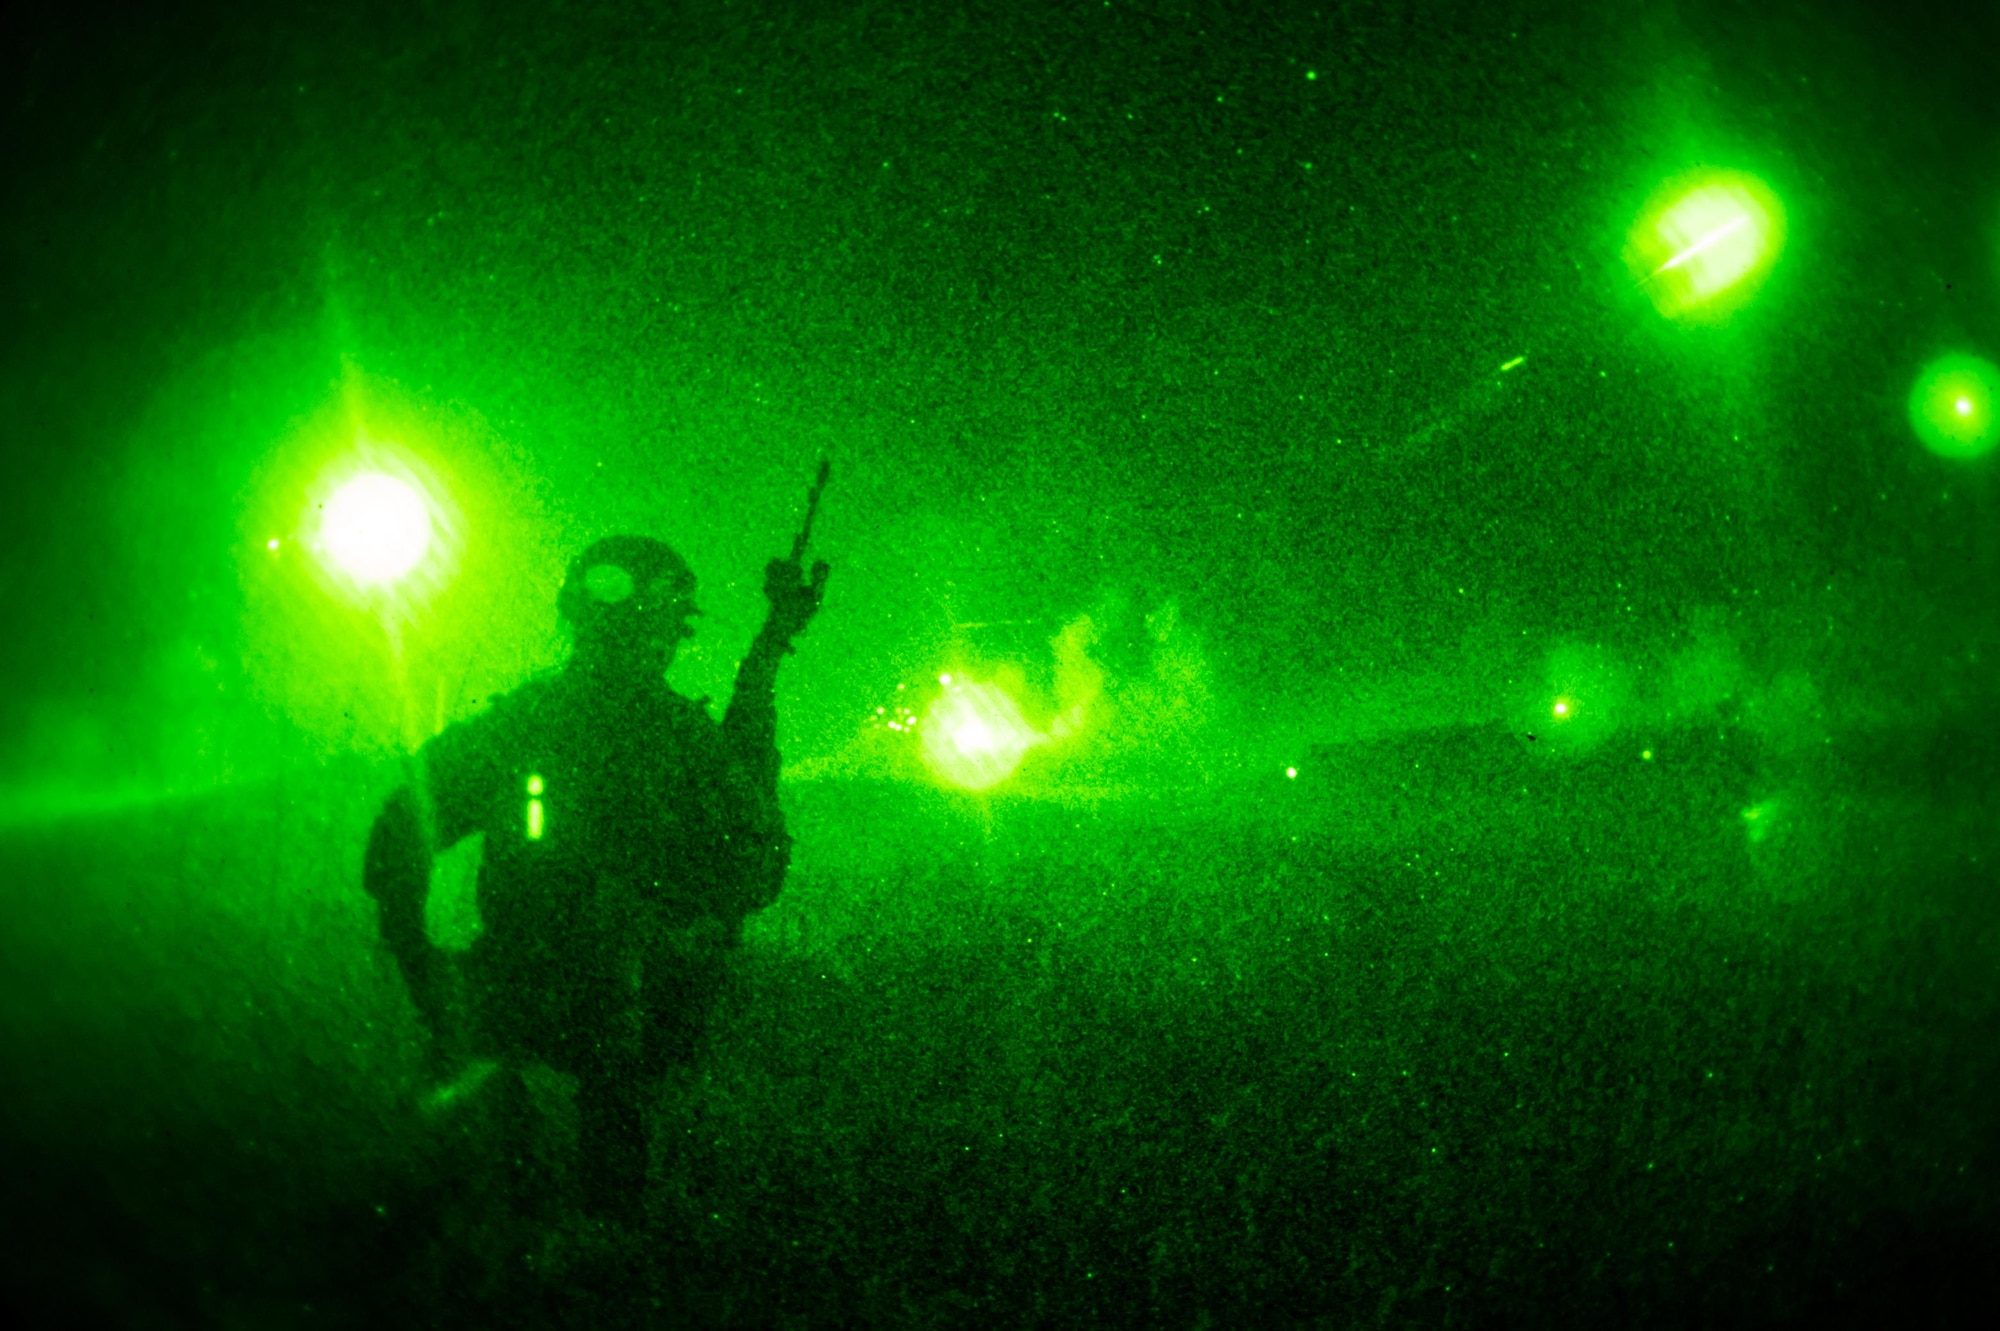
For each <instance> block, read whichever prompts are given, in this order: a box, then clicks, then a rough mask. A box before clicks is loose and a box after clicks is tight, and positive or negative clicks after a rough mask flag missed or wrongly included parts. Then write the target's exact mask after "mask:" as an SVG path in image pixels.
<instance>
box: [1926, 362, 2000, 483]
mask: <svg viewBox="0 0 2000 1331" xmlns="http://www.w3.org/2000/svg"><path fill="white" fill-rule="evenodd" d="M1996 406H2000V367H1995V365H1994V364H1993V362H1991V361H1988V360H1981V359H1980V358H1979V357H1977V356H1963V355H1958V356H1942V357H1939V358H1938V359H1937V360H1934V361H1932V362H1931V363H1930V364H1929V365H1926V366H1925V367H1924V369H1923V373H1922V374H1919V375H1918V376H1917V382H1916V383H1915V384H1914V385H1912V387H1911V388H1910V428H1912V429H1914V430H1915V431H1916V432H1917V438H1918V439H1921V440H1922V441H1923V445H1924V447H1925V448H1928V449H1929V450H1930V451H1931V452H1933V453H1935V454H1937V455H1938V456H1939V457H1945V458H1976V457H1979V456H1981V455H1982V454H1984V453H1987V452H1989V451H1990V450H1991V449H1992V448H1993V446H1994V444H1996V443H2000V413H1996V411H1995V408H1996Z"/></svg>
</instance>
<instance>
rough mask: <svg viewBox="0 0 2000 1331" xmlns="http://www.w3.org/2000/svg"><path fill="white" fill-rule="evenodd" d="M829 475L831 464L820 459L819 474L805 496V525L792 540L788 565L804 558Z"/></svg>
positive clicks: (831, 470)
mask: <svg viewBox="0 0 2000 1331" xmlns="http://www.w3.org/2000/svg"><path fill="white" fill-rule="evenodd" d="M831 475H833V463H832V462H831V461H830V460H828V459H826V458H821V459H820V460H819V474H818V475H817V476H815V477H813V483H812V489H811V490H810V491H809V492H807V494H806V521H805V525H804V526H803V527H800V528H799V534H798V535H797V536H795V537H793V538H792V554H791V558H790V559H789V560H788V561H787V562H788V563H792V564H797V563H798V562H799V561H800V560H802V559H804V558H805V556H806V543H807V542H808V541H810V540H812V534H813V519H814V518H815V517H817V516H818V515H819V497H820V494H821V492H823V491H824V490H825V489H826V481H827V478H828V477H829V476H831Z"/></svg>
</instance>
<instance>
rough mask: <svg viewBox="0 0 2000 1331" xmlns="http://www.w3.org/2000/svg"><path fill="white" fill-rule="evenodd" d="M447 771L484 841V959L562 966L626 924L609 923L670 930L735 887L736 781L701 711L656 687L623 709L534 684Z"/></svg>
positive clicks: (453, 795)
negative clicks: (635, 915)
mask: <svg viewBox="0 0 2000 1331" xmlns="http://www.w3.org/2000/svg"><path fill="white" fill-rule="evenodd" d="M449 747H450V746H447V748H448V749H449ZM442 765H443V766H444V768H445V769H446V770H444V771H442V772H440V773H438V774H437V775H438V777H440V778H442V784H447V785H451V786H453V787H455V788H454V789H452V790H451V791H449V792H446V795H445V798H446V800H447V801H466V807H465V808H464V809H463V811H462V812H459V813H458V815H457V816H458V817H460V818H461V819H469V820H470V821H471V822H472V823H473V825H474V828H475V829H476V830H478V831H482V832H484V833H485V849H484V853H483V857H482V859H483V863H482V866H481V869H480V874H479V913H480V919H481V925H482V930H481V932H482V938H481V948H482V951H486V952H488V953H489V954H492V953H495V952H498V953H504V954H515V953H519V954H522V956H521V959H522V960H523V961H527V960H529V959H530V957H531V956H541V957H542V958H543V959H545V960H549V961H560V960H561V956H562V954H564V953H569V952H573V951H575V950H576V949H578V948H584V947H596V946H599V945H600V944H601V942H602V936H603V935H604V933H605V931H606V928H607V927H609V926H617V927H619V928H623V927H624V924H623V922H621V921H614V920H609V919H607V918H606V916H607V914H612V915H617V914H620V913H630V912H634V911H640V912H642V913H643V916H644V919H643V922H642V921H639V920H637V919H635V920H634V921H632V922H631V923H633V924H635V925H636V924H639V923H643V924H644V926H645V927H647V928H649V929H654V928H661V927H665V928H672V927H678V926H681V925H685V924H688V923H691V922H693V921H695V920H698V919H701V918H703V917H704V916H710V915H714V914H716V913H717V912H718V911H719V910H720V908H721V903H722V902H723V901H724V900H725V898H726V897H727V894H728V893H729V891H730V888H731V884H730V883H729V882H728V881H727V877H728V868H727V865H728V859H729V857H728V855H727V853H726V852H727V846H728V838H729V837H730V836H731V835H732V832H733V830H734V828H733V823H732V816H731V813H732V808H731V797H732V793H733V792H732V783H733V782H734V781H736V780H738V779H740V778H739V775H738V773H737V772H736V771H735V769H734V768H733V766H732V765H731V764H730V763H729V761H728V760H727V755H726V752H725V750H724V748H723V745H722V741H721V737H720V734H719V732H718V730H717V727H716V726H715V724H714V723H713V722H712V721H711V720H710V719H709V718H708V716H707V714H706V712H704V711H703V710H702V709H701V708H700V707H699V706H698V705H697V704H695V703H692V702H690V701H688V700H687V699H685V698H681V697H680V696H679V695H677V694H674V693H672V692H670V691H669V690H667V689H666V688H665V686H664V685H662V686H661V687H660V688H659V689H658V690H657V692H654V693H649V694H647V695H645V696H643V697H642V698H640V699H637V700H623V701H614V700H612V699H609V698H606V697H604V696H603V695H601V694H593V693H590V692H587V691H584V690H581V689H577V688H574V687H569V686H567V685H566V683H565V681H563V680H561V679H556V680H550V681H543V682H539V683H537V684H533V685H529V686H528V687H526V688H524V689H522V690H521V691H519V692H518V693H515V694H513V695H510V696H509V697H508V698H506V699H503V700H502V701H501V702H500V703H499V704H497V705H496V706H495V708H494V710H493V711H492V712H491V713H490V714H488V715H487V716H485V717H481V718H479V720H478V721H477V722H475V723H473V725H472V727H471V731H470V733H469V734H468V735H467V736H465V737H464V739H463V740H461V742H460V743H459V744H458V745H457V746H456V750H455V751H450V752H447V753H446V754H444V755H443V764H442ZM454 830H455V829H454Z"/></svg>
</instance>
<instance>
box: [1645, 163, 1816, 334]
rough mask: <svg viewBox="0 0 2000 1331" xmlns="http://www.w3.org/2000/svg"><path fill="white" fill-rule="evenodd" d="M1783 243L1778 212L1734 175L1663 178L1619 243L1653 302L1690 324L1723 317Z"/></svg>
mask: <svg viewBox="0 0 2000 1331" xmlns="http://www.w3.org/2000/svg"><path fill="white" fill-rule="evenodd" d="M1784 246H1785V210H1784V205H1782V204H1781V203H1779V202H1778V197H1777V195H1775V194H1773V193H1772V192H1771V190H1770V187H1769V186H1767V185H1765V184H1764V182H1763V181H1761V180H1759V179H1757V178H1756V177H1755V176H1752V175H1747V174H1745V173H1744V172H1741V171H1720V170H1702V171H1697V172H1692V173H1690V174H1688V175H1684V176H1680V177H1677V178H1675V179H1674V180H1671V181H1668V182H1667V183H1666V184H1665V185H1663V186H1661V188H1660V189H1659V190H1658V191H1657V192H1655V193H1654V195H1653V197H1652V198H1651V199H1650V200H1648V201H1647V204H1646V207H1645V209H1644V210H1643V211H1642V212H1641V213H1640V214H1639V220H1638V221H1637V222H1636V223H1634V224H1633V227H1632V230H1631V233H1630V234H1629V235H1628V236H1627V238H1626V242H1625V262H1626V265H1627V266H1628V267H1629V268H1630V269H1631V272H1632V276H1633V278H1634V279H1635V280H1636V281H1637V282H1638V284H1639V285H1640V286H1642V287H1644V288H1645V291H1646V294H1647V296H1648V297H1650V298H1651V299H1652V302H1653V305H1654V307H1655V308H1656V309H1658V310H1659V312H1660V313H1661V314H1664V315H1665V316H1667V317H1668V318H1669V319H1678V320H1682V321H1685V322H1690V323H1699V322H1709V321H1713V320H1718V319H1722V318H1725V317H1727V316H1728V315H1729V314H1731V313H1733V312H1734V311H1735V310H1737V309H1739V308H1741V307H1742V306H1743V305H1744V304H1745V303H1746V302H1747V301H1749V299H1750V298H1751V297H1752V296H1754V295H1756V294H1757V289H1758V288H1759V287H1760V286H1762V285H1763V282H1764V278H1765V277H1766V276H1767V275H1768V274H1769V273H1770V270H1771V265H1772V264H1774V263H1776V262H1777V259H1778V254H1779V252H1780V251H1782V250H1783V249H1784Z"/></svg>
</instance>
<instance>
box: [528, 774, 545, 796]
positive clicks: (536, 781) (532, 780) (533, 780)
mask: <svg viewBox="0 0 2000 1331" xmlns="http://www.w3.org/2000/svg"><path fill="white" fill-rule="evenodd" d="M528 793H529V794H530V795H539V794H541V793H542V778H541V777H540V775H535V776H531V777H529V778H528Z"/></svg>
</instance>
